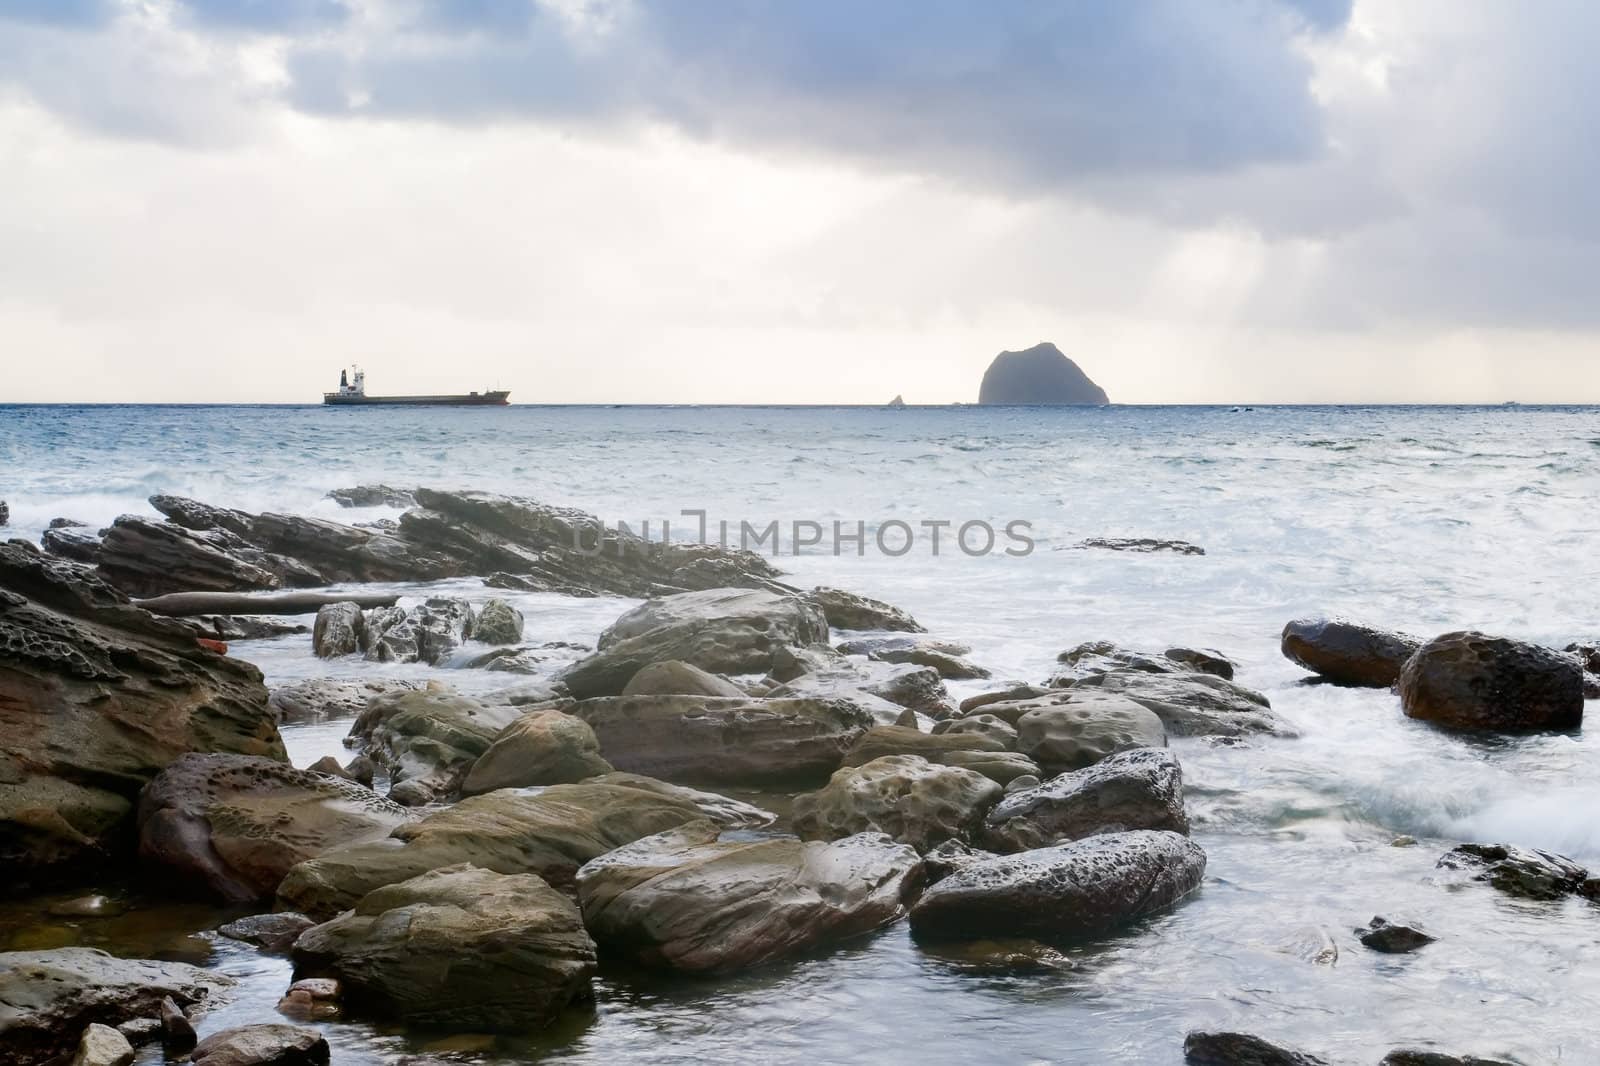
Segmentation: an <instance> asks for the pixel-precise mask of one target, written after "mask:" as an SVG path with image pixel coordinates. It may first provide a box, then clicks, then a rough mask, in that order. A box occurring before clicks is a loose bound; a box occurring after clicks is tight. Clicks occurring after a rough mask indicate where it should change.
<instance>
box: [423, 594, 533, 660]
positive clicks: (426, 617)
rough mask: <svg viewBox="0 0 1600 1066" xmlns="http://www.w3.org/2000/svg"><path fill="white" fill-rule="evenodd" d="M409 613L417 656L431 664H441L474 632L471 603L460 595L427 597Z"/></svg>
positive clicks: (474, 623)
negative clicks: (459, 596)
mask: <svg viewBox="0 0 1600 1066" xmlns="http://www.w3.org/2000/svg"><path fill="white" fill-rule="evenodd" d="M410 617H411V618H412V619H414V620H415V623H416V629H417V659H418V661H420V662H425V663H429V664H431V665H433V666H442V665H443V664H444V663H445V662H446V661H447V660H448V659H449V658H450V656H451V655H452V654H453V653H454V652H455V650H456V649H457V648H459V647H461V644H462V642H463V641H465V640H468V639H470V638H471V637H472V636H473V635H474V633H475V632H476V629H475V628H474V627H475V625H476V623H477V619H476V617H474V615H473V613H472V605H471V604H470V603H468V602H467V601H466V600H462V599H453V598H449V597H437V596H436V597H433V598H430V599H429V600H427V601H426V602H424V603H423V604H422V606H420V607H418V608H416V609H415V610H414V611H412V612H411V615H410ZM518 639H519V640H520V639H521V637H520V636H519V637H518Z"/></svg>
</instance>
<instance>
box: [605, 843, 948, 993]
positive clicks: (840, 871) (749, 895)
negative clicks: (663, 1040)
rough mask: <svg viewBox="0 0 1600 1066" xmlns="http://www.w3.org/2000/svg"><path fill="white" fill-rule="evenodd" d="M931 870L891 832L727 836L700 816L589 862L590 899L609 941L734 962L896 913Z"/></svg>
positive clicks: (765, 958)
mask: <svg viewBox="0 0 1600 1066" xmlns="http://www.w3.org/2000/svg"><path fill="white" fill-rule="evenodd" d="M920 873H921V862H920V861H919V860H918V858H917V854H916V852H914V851H912V850H911V849H910V848H908V847H905V846H904V845H900V844H896V843H894V842H893V841H891V840H890V839H889V838H888V837H886V836H883V835H881V834H876V833H863V834H860V835H857V836H851V837H846V838H845V839H843V840H839V841H836V842H834V843H827V844H825V843H819V842H811V843H802V842H801V841H799V840H795V839H793V838H785V837H780V838H768V839H764V840H754V841H719V840H718V830H717V827H716V826H714V825H712V824H711V823H709V822H697V823H692V824H690V825H686V826H683V827H681V828H679V829H675V830H671V831H668V832H664V833H661V834H658V835H655V836H651V837H647V838H644V839H642V840H639V841H636V842H635V843H633V844H630V845H628V846H627V847H624V848H620V849H618V850H616V851H613V852H611V853H610V854H608V855H603V856H600V857H598V858H596V859H595V860H593V861H592V862H590V863H588V864H586V865H585V866H584V867H583V869H582V870H580V871H579V872H578V900H579V903H580V904H581V905H582V907H583V916H584V922H585V924H586V925H587V926H588V928H589V931H590V933H591V934H592V935H593V936H594V938H595V939H596V940H597V941H598V942H599V943H600V944H601V945H602V946H604V947H606V948H608V949H611V950H614V951H617V952H619V953H625V954H627V955H628V956H630V957H632V958H634V959H635V960H637V961H638V962H641V963H644V964H645V965H650V966H662V967H670V968H672V969H675V970H681V971H687V972H691V973H728V972H732V971H735V970H741V969H746V968H748V967H751V966H757V965H760V964H762V963H765V962H770V961H772V960H774V959H778V958H783V957H785V956H788V955H793V954H796V953H799V952H804V951H808V950H812V949H814V948H816V947H818V946H820V945H822V944H826V943H832V942H835V941H838V940H843V939H846V938H849V937H853V936H858V935H860V934H862V933H866V932H870V931H871V930H873V929H877V928H879V927H880V926H883V925H886V924H888V923H889V922H892V921H894V920H895V919H896V918H898V917H899V916H900V915H901V914H902V913H904V908H905V903H906V900H907V898H908V897H910V896H911V895H913V894H914V893H915V891H916V888H917V886H918V884H919V882H920Z"/></svg>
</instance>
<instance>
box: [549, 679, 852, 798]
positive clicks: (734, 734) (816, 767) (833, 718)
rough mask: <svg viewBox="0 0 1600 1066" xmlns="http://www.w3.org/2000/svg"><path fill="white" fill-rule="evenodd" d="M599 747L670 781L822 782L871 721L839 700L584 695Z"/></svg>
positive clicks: (581, 712) (634, 768)
mask: <svg viewBox="0 0 1600 1066" xmlns="http://www.w3.org/2000/svg"><path fill="white" fill-rule="evenodd" d="M571 713H572V714H574V715H576V716H577V717H579V718H581V719H583V720H584V721H585V722H587V723H589V726H590V727H591V728H592V729H593V730H594V732H595V735H596V736H597V737H599V739H600V752H601V754H602V755H603V756H604V757H605V758H606V760H607V761H608V762H610V763H611V765H613V766H615V767H617V768H618V769H621V770H628V771H631V772H634V773H640V774H648V775H649V776H651V777H659V778H662V779H664V780H668V781H690V782H694V781H700V782H707V783H721V784H728V783H733V784H740V783H748V784H760V785H768V784H772V783H776V782H805V781H821V780H825V779H826V778H827V776H828V775H829V774H831V773H833V771H834V770H836V769H838V767H839V765H840V763H841V761H842V760H843V758H844V754H845V752H846V751H847V750H849V748H850V745H851V743H852V742H854V741H855V739H856V738H857V737H859V736H860V735H861V734H862V733H863V732H864V731H865V730H866V729H867V728H868V727H869V726H870V725H871V724H872V719H871V717H870V716H869V715H868V714H867V713H866V712H865V711H862V710H861V709H860V708H859V707H856V706H855V705H853V704H850V703H845V702H843V701H837V700H805V699H758V698H751V697H743V698H738V699H735V698H731V697H716V696H625V697H617V698H611V697H605V698H600V699H588V700H583V701H580V702H579V703H578V704H576V705H575V706H574V707H572V708H571Z"/></svg>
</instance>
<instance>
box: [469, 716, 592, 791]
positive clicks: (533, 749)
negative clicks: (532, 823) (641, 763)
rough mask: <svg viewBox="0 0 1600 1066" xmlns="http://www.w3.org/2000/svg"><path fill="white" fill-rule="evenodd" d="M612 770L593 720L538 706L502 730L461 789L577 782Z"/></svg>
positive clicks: (471, 789)
mask: <svg viewBox="0 0 1600 1066" xmlns="http://www.w3.org/2000/svg"><path fill="white" fill-rule="evenodd" d="M611 771H612V766H611V764H610V763H608V762H606V761H605V760H604V759H602V758H601V757H600V741H599V740H598V739H597V738H596V737H595V735H594V730H592V729H590V728H589V725H588V723H586V722H585V721H583V720H582V719H581V718H575V717H573V716H572V715H570V714H563V713H562V712H561V711H532V712H530V713H528V714H524V715H523V716H522V717H520V718H518V719H517V720H516V721H514V722H512V723H511V724H510V725H508V726H506V727H505V729H503V730H501V732H500V735H499V736H498V737H496V738H495V741H494V743H493V744H491V745H489V748H488V750H487V751H485V752H484V753H483V754H482V755H480V756H479V757H478V760H477V761H476V762H475V763H473V764H472V769H471V770H469V771H468V772H467V777H466V780H465V781H463V782H462V785H461V793H462V795H465V796H476V795H478V794H480V793H483V792H493V791H494V790H495V789H497V788H533V787H536V786H539V785H563V784H571V783H574V782H577V781H583V780H586V779H588V778H591V777H598V776H599V775H601V774H608V773H611Z"/></svg>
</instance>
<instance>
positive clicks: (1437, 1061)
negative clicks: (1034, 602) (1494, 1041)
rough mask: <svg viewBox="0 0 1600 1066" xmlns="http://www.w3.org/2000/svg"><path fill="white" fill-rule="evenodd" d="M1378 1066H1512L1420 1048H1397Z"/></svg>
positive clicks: (1511, 1065) (1503, 1062) (1496, 1061)
mask: <svg viewBox="0 0 1600 1066" xmlns="http://www.w3.org/2000/svg"><path fill="white" fill-rule="evenodd" d="M1378 1066H1513V1064H1512V1063H1510V1062H1506V1061H1504V1060H1502V1059H1482V1058H1479V1057H1478V1056H1476V1055H1446V1054H1443V1053H1441V1052H1438V1051H1426V1050H1423V1049H1420V1048H1399V1049H1396V1050H1394V1051H1391V1052H1389V1054H1387V1055H1385V1056H1384V1057H1383V1061H1382V1062H1380V1063H1379V1064H1378Z"/></svg>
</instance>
